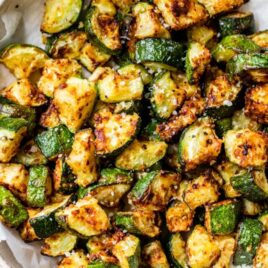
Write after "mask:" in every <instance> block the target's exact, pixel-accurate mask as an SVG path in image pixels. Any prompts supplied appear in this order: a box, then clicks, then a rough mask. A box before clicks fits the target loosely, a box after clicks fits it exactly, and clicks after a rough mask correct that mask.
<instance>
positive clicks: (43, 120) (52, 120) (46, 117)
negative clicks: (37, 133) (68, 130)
mask: <svg viewBox="0 0 268 268" xmlns="http://www.w3.org/2000/svg"><path fill="white" fill-rule="evenodd" d="M39 124H40V125H41V126H42V127H45V128H53V127H56V126H58V125H60V118H59V112H58V110H57V108H56V106H55V105H54V104H53V103H51V104H50V105H49V107H48V109H47V110H46V111H45V112H44V113H42V114H41V117H40V120H39Z"/></svg>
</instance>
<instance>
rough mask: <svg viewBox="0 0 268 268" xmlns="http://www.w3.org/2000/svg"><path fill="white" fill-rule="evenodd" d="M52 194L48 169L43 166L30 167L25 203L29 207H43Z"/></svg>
mask: <svg viewBox="0 0 268 268" xmlns="http://www.w3.org/2000/svg"><path fill="white" fill-rule="evenodd" d="M51 193H52V181H51V177H50V175H49V168H48V167H46V166H43V165H38V166H32V167H30V169H29V181H28V186H27V203H28V205H29V206H30V207H44V206H45V205H46V203H47V201H48V200H47V197H48V196H49V195H51Z"/></svg>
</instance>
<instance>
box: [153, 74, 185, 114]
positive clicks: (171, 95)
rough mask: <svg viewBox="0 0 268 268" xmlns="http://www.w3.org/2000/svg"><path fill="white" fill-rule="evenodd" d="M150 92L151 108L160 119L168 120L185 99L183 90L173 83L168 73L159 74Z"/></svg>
mask: <svg viewBox="0 0 268 268" xmlns="http://www.w3.org/2000/svg"><path fill="white" fill-rule="evenodd" d="M150 90H151V99H150V101H151V103H152V108H153V110H154V112H155V114H156V116H157V117H159V118H161V119H167V118H169V117H170V116H171V115H172V113H173V112H174V111H175V110H176V109H177V108H179V107H180V106H181V105H182V103H183V101H184V99H185V91H184V89H183V88H181V87H179V86H178V85H177V84H176V83H175V81H174V80H173V79H172V77H171V73H170V72H163V73H160V74H159V75H158V76H157V77H156V78H155V79H154V81H153V82H152V84H151V86H150Z"/></svg>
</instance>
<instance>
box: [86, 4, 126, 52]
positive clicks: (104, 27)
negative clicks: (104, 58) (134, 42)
mask: <svg viewBox="0 0 268 268" xmlns="http://www.w3.org/2000/svg"><path fill="white" fill-rule="evenodd" d="M84 24H85V30H86V32H87V33H88V36H89V39H90V41H91V42H92V43H93V44H95V45H96V46H97V47H99V48H100V49H101V50H103V51H104V52H105V53H107V54H111V55H116V54H118V53H119V52H120V49H121V46H122V45H121V41H120V32H119V23H118V21H117V20H116V18H115V16H114V15H111V14H108V13H106V12H105V11H104V10H101V8H100V7H97V6H92V7H91V8H90V9H89V10H88V12H87V14H86V16H85V21H84Z"/></svg>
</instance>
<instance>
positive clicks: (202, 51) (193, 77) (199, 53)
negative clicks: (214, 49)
mask: <svg viewBox="0 0 268 268" xmlns="http://www.w3.org/2000/svg"><path fill="white" fill-rule="evenodd" d="M210 59H211V56H210V52H209V50H208V49H207V48H206V47H205V46H204V45H202V44H200V43H198V42H191V43H190V44H189V46H188V50H187V53H186V76H187V80H188V82H189V83H190V84H196V83H198V82H199V79H200V78H201V76H202V75H203V74H204V72H205V69H206V67H207V66H208V64H209V63H210Z"/></svg>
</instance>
